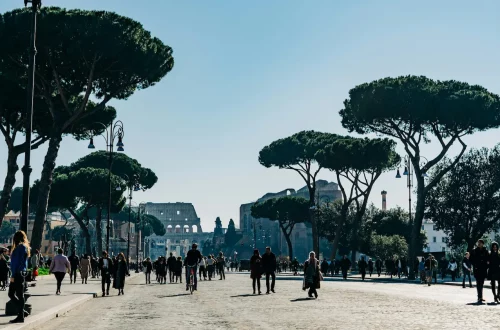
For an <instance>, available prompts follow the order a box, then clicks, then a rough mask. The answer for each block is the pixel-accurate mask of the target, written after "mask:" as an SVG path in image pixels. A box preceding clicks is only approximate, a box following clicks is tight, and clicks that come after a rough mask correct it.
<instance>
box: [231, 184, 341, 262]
mask: <svg viewBox="0 0 500 330" xmlns="http://www.w3.org/2000/svg"><path fill="white" fill-rule="evenodd" d="M316 193H317V197H316V200H317V201H316V202H317V203H331V202H334V201H335V200H337V199H340V198H341V192H340V190H339V188H338V184H337V183H335V182H328V181H325V180H318V181H316ZM284 196H297V197H303V198H305V199H307V200H309V190H308V189H307V187H306V186H305V187H303V188H301V189H299V190H297V191H296V190H295V189H292V188H290V189H285V190H282V191H280V192H277V193H267V194H265V195H264V196H262V197H261V198H259V199H258V200H257V202H263V201H265V200H268V199H272V198H279V197H284ZM253 204H255V202H252V203H246V204H242V205H241V206H240V229H241V231H242V233H243V234H244V235H247V236H250V237H251V241H252V247H255V248H258V249H260V250H262V249H263V248H265V247H266V246H271V248H272V249H273V250H274V251H275V252H276V253H277V254H279V255H281V256H287V255H288V247H287V244H286V240H285V238H284V236H283V233H282V232H281V230H280V228H279V225H278V222H277V221H270V220H269V219H255V218H253V217H252V212H251V209H252V205H253ZM304 220H307V219H304ZM291 239H292V245H293V250H294V256H296V257H297V258H298V259H299V260H302V259H304V260H305V259H306V258H307V257H308V254H309V252H310V251H311V250H312V230H311V226H310V224H309V223H308V222H305V223H300V224H297V225H295V228H294V229H293V231H292V234H291ZM242 240H243V239H242ZM244 241H245V242H248V239H244Z"/></svg>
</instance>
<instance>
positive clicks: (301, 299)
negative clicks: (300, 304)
mask: <svg viewBox="0 0 500 330" xmlns="http://www.w3.org/2000/svg"><path fill="white" fill-rule="evenodd" d="M308 300H316V299H314V298H307V297H306V298H297V299H292V300H290V302H297V301H308Z"/></svg>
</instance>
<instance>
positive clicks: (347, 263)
mask: <svg viewBox="0 0 500 330" xmlns="http://www.w3.org/2000/svg"><path fill="white" fill-rule="evenodd" d="M340 268H341V269H342V278H343V279H344V280H347V272H348V271H349V269H350V268H351V260H349V259H348V258H347V256H346V255H344V257H342V260H340Z"/></svg>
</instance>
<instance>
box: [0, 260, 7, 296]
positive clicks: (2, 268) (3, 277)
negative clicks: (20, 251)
mask: <svg viewBox="0 0 500 330" xmlns="http://www.w3.org/2000/svg"><path fill="white" fill-rule="evenodd" d="M8 277H9V263H8V262H7V260H6V259H5V255H4V254H3V252H2V253H1V254H0V290H1V291H5V290H6V289H7V278H8Z"/></svg>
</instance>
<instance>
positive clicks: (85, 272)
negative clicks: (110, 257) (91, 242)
mask: <svg viewBox="0 0 500 330" xmlns="http://www.w3.org/2000/svg"><path fill="white" fill-rule="evenodd" d="M91 272H92V266H91V264H90V259H89V256H88V255H86V254H85V255H84V256H83V258H82V260H81V261H80V276H81V277H82V284H83V283H85V284H87V279H88V278H89V274H90V273H91Z"/></svg>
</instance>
